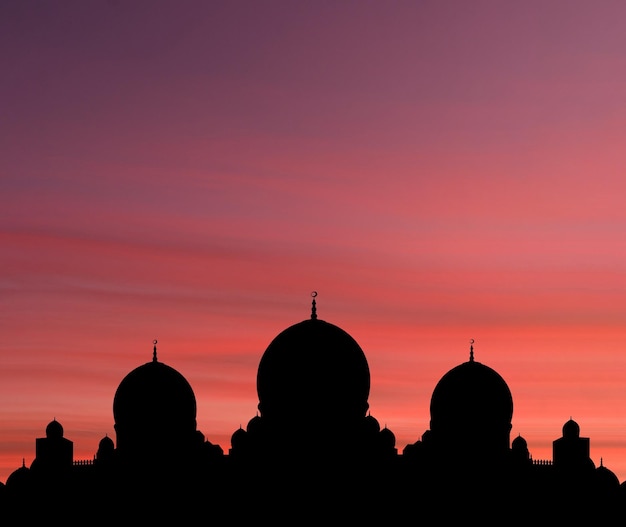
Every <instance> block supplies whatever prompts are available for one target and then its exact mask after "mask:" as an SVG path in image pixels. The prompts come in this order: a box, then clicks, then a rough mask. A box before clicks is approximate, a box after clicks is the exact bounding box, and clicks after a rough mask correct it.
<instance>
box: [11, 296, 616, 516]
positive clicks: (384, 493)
mask: <svg viewBox="0 0 626 527" xmlns="http://www.w3.org/2000/svg"><path fill="white" fill-rule="evenodd" d="M154 344H155V345H154V350H153V357H152V360H151V361H150V362H148V363H146V364H143V365H141V366H139V367H137V368H136V369H134V370H133V371H131V372H130V373H129V374H128V375H127V376H126V377H125V378H124V379H123V380H122V381H121V383H120V384H119V386H118V388H117V391H116V393H115V397H114V399H113V417H114V421H115V433H116V441H115V442H114V441H113V440H112V439H111V438H109V437H107V436H105V437H104V438H103V439H102V440H101V441H100V444H99V445H98V449H97V452H96V453H95V455H94V458H93V459H90V460H75V459H74V458H73V443H72V441H70V440H69V439H67V438H65V437H64V430H63V427H62V426H61V424H60V423H59V422H58V421H56V420H53V421H52V422H50V423H49V424H48V426H47V428H46V433H45V437H41V438H37V439H36V442H35V447H36V453H35V459H34V460H33V461H32V463H31V464H30V466H27V465H26V463H25V461H24V462H23V463H22V466H21V467H19V468H17V469H16V470H15V471H14V472H13V473H12V474H11V475H10V476H9V477H8V479H7V481H6V483H5V484H2V485H0V510H2V511H3V513H4V514H3V516H4V517H5V518H21V519H22V520H23V523H24V524H35V522H38V521H41V522H44V521H45V522H48V521H50V520H51V519H53V520H54V519H56V520H58V521H59V522H60V523H62V524H63V523H64V524H66V525H67V524H78V523H80V524H94V522H96V523H97V524H104V523H105V522H110V524H111V525H112V524H114V523H115V524H124V525H125V524H128V523H129V522H131V523H137V524H140V525H144V524H147V523H154V524H157V525H161V524H164V523H167V522H172V523H174V524H176V525H192V524H194V525H195V524H211V523H213V524H216V523H217V524H220V525H222V524H225V523H226V522H228V523H229V524H234V525H239V524H249V523H255V524H262V523H263V524H264V523H267V522H270V523H273V524H281V525H302V524H307V525H308V524H315V523H320V524H321V523H324V524H337V523H346V524H351V525H352V524H355V523H362V524H373V523H375V522H376V523H377V522H384V523H385V524H391V523H407V524H415V525H416V524H420V523H422V524H423V523H426V522H429V523H431V524H435V525H448V524H452V523H456V522H463V523H471V524H474V523H482V524H489V525H504V524H509V525H522V524H530V523H532V524H536V525H548V524H554V525H564V524H566V523H572V524H580V522H593V524H594V525H603V524H608V523H609V522H611V524H614V523H615V522H618V523H620V522H622V521H623V520H624V512H625V511H626V484H625V483H620V482H619V480H618V478H617V477H616V476H615V474H614V473H613V472H611V471H610V470H609V469H608V468H607V467H605V466H604V465H603V464H602V463H600V466H595V464H594V463H593V461H592V460H591V459H590V457H589V439H588V438H585V437H581V436H580V428H579V425H578V424H577V423H576V422H575V421H573V420H572V419H570V420H568V421H567V422H566V423H565V424H564V425H563V429H562V432H563V433H562V437H560V438H558V439H556V440H555V441H554V442H553V459H552V460H534V459H532V457H531V455H530V453H529V451H528V447H527V444H526V441H525V440H524V439H523V438H522V437H521V436H518V437H515V438H514V439H513V440H512V441H511V439H510V431H511V422H512V417H513V398H512V396H511V392H510V390H509V387H508V386H507V384H506V382H505V381H504V379H503V378H502V377H501V376H500V375H499V374H498V373H497V372H496V371H494V370H493V369H491V368H489V367H488V366H486V365H484V364H481V363H480V362H477V361H476V360H474V350H473V346H472V347H470V357H469V360H468V361H467V362H464V363H462V364H460V365H458V366H456V367H454V368H452V369H451V370H450V371H448V372H447V373H446V374H445V375H444V376H443V377H442V378H441V380H440V381H439V383H438V384H437V385H436V386H435V389H434V391H433V394H432V398H431V403H430V415H431V420H430V429H429V430H427V431H425V432H424V434H423V436H422V437H421V438H420V439H419V440H417V441H416V442H415V443H412V444H409V445H406V446H405V448H404V449H403V451H402V452H401V453H399V452H398V451H397V448H396V440H395V436H394V434H393V432H392V431H391V430H389V429H388V428H387V427H386V426H385V427H381V426H380V424H379V421H378V420H377V419H376V418H375V417H373V416H372V415H371V414H370V413H369V403H368V397H369V391H370V372H369V366H368V363H367V359H366V357H365V354H364V353H363V350H362V349H361V347H360V346H359V344H358V343H357V342H356V341H355V340H354V339H353V338H352V337H351V336H350V335H349V334H348V333H346V332H345V331H344V330H343V329H341V328H339V327H338V326H335V325H333V324H330V323H328V322H325V321H323V320H320V319H318V318H317V311H316V304H315V295H313V305H312V311H311V317H310V318H309V319H306V320H304V321H302V322H300V323H297V324H294V325H292V326H290V327H288V328H287V329H285V330H284V331H282V332H281V333H280V334H279V335H277V336H276V338H274V340H273V341H272V342H271V343H270V344H269V346H268V347H267V349H266V350H265V353H264V354H263V355H262V357H261V360H260V363H259V368H258V374H257V392H258V397H259V403H258V413H257V415H255V416H254V417H252V418H251V419H250V421H249V422H248V424H247V426H246V427H245V428H243V427H240V428H239V429H237V430H235V431H234V433H233V435H232V438H231V448H230V449H229V451H228V453H225V452H224V451H223V449H222V448H221V447H220V446H219V445H216V444H213V443H211V442H210V441H208V440H207V439H206V438H205V436H204V435H203V434H202V432H200V431H199V430H197V428H196V399H195V395H194V392H193V390H192V388H191V386H190V385H189V383H188V382H187V380H186V379H185V377H183V375H181V374H180V373H179V372H178V371H176V370H175V369H173V368H171V367H170V366H167V365H166V364H164V363H162V362H160V361H159V360H158V359H157V348H156V341H155V343H154ZM56 520H55V521H56Z"/></svg>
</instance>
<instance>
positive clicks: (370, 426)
mask: <svg viewBox="0 0 626 527" xmlns="http://www.w3.org/2000/svg"><path fill="white" fill-rule="evenodd" d="M364 423H365V431H366V433H368V432H369V433H371V434H377V433H378V432H380V423H379V422H378V419H376V418H375V417H374V416H373V415H367V416H366V417H365V420H364Z"/></svg>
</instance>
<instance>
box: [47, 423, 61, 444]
mask: <svg viewBox="0 0 626 527" xmlns="http://www.w3.org/2000/svg"><path fill="white" fill-rule="evenodd" d="M46 437H47V438H48V439H60V438H61V437H63V427H62V426H61V423H59V422H58V421H57V420H56V419H53V420H52V421H50V423H48V426H46Z"/></svg>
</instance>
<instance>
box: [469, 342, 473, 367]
mask: <svg viewBox="0 0 626 527" xmlns="http://www.w3.org/2000/svg"><path fill="white" fill-rule="evenodd" d="M469 360H470V362H474V339H470V359H469Z"/></svg>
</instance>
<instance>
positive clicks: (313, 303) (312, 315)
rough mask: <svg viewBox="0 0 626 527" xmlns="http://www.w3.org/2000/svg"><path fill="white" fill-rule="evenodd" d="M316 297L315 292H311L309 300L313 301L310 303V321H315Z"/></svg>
mask: <svg viewBox="0 0 626 527" xmlns="http://www.w3.org/2000/svg"><path fill="white" fill-rule="evenodd" d="M316 296H317V291H313V292H312V293H311V298H313V300H312V301H311V319H312V320H315V319H316V318H317V307H316V304H315V297H316Z"/></svg>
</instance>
